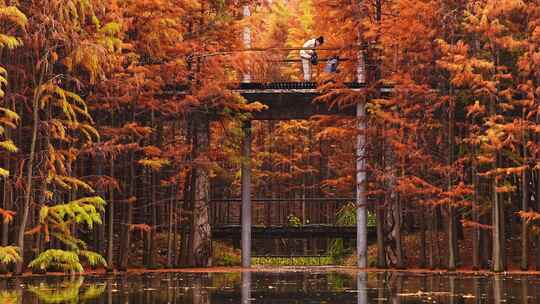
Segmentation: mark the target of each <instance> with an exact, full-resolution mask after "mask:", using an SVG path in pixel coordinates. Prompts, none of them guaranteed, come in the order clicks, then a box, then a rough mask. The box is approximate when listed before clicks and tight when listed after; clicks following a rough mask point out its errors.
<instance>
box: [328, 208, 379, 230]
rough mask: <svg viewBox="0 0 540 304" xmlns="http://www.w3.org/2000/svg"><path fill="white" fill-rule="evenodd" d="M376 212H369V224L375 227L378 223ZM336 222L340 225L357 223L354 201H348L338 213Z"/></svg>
mask: <svg viewBox="0 0 540 304" xmlns="http://www.w3.org/2000/svg"><path fill="white" fill-rule="evenodd" d="M376 219H377V218H376V216H375V213H373V212H370V211H368V212H367V226H368V227H375V226H376V225H377V221H376ZM336 224H337V225H338V226H355V225H356V204H355V203H353V202H349V203H347V204H346V205H345V206H343V207H341V208H340V209H339V210H338V212H337V214H336Z"/></svg>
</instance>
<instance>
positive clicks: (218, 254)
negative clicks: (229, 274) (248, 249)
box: [212, 242, 241, 266]
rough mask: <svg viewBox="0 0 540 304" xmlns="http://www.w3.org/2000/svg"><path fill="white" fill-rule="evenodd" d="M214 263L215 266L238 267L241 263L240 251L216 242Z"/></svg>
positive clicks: (213, 247) (213, 248) (214, 245)
mask: <svg viewBox="0 0 540 304" xmlns="http://www.w3.org/2000/svg"><path fill="white" fill-rule="evenodd" d="M212 250H213V252H214V253H213V256H212V261H213V264H214V265H215V266H238V265H240V261H241V257H240V255H241V253H240V250H238V249H234V248H232V247H230V246H227V245H226V244H225V243H223V242H214V243H213V246H212Z"/></svg>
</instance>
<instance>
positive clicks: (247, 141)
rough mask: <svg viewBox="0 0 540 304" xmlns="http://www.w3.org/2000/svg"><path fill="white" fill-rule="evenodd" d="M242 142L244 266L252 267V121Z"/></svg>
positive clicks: (248, 123)
mask: <svg viewBox="0 0 540 304" xmlns="http://www.w3.org/2000/svg"><path fill="white" fill-rule="evenodd" d="M243 130H244V140H243V143H242V169H241V175H242V176H241V178H242V267H246V268H247V267H251V122H250V121H247V122H245V124H244V126H243Z"/></svg>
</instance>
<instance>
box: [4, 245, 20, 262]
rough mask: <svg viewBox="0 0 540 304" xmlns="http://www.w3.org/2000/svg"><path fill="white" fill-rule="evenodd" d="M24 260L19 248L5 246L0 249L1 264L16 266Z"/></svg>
mask: <svg viewBox="0 0 540 304" xmlns="http://www.w3.org/2000/svg"><path fill="white" fill-rule="evenodd" d="M21 260H22V258H21V253H20V250H19V247H15V246H5V247H0V264H3V265H8V264H15V263H17V262H20V261H21Z"/></svg>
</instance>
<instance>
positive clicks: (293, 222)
mask: <svg viewBox="0 0 540 304" xmlns="http://www.w3.org/2000/svg"><path fill="white" fill-rule="evenodd" d="M287 224H288V225H289V226H291V227H300V226H302V220H301V219H300V218H299V217H298V216H296V215H294V214H289V216H287Z"/></svg>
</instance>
